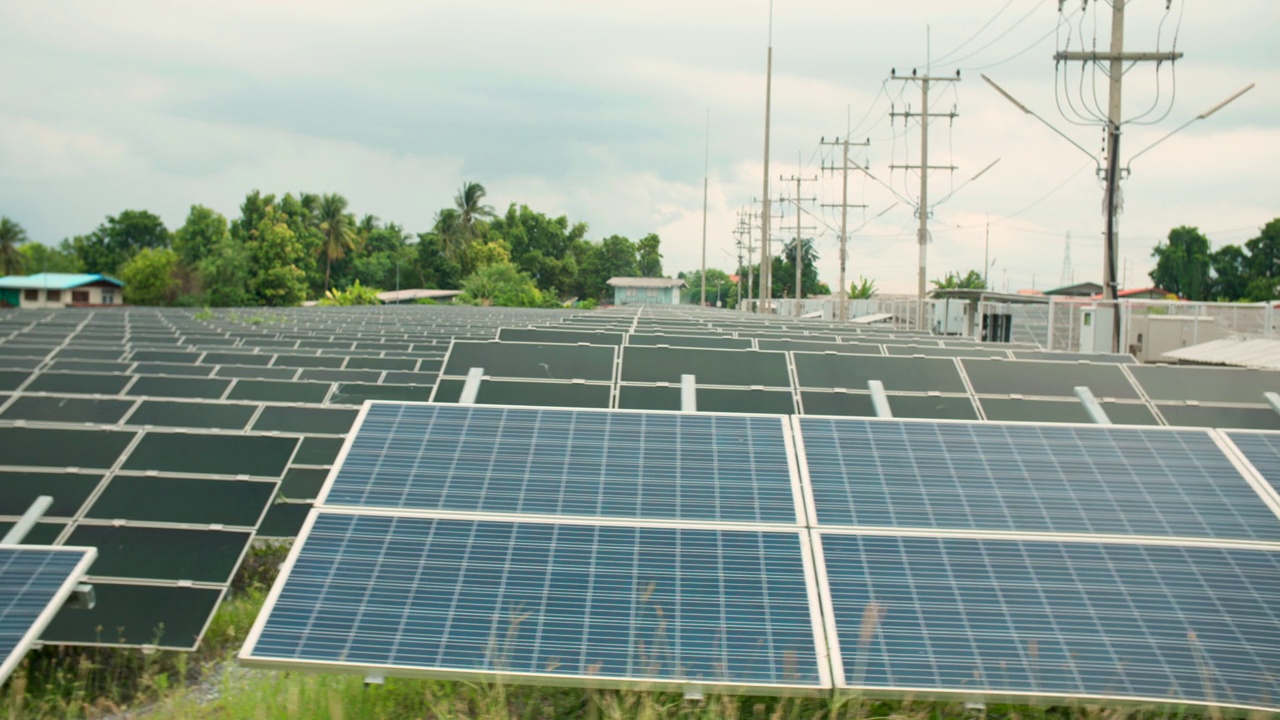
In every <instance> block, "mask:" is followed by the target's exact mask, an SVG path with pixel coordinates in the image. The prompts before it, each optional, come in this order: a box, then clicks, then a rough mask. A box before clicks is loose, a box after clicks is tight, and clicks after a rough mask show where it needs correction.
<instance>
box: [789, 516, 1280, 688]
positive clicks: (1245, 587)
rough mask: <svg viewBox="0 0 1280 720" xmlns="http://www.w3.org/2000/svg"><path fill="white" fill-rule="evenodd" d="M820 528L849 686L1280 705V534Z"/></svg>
mask: <svg viewBox="0 0 1280 720" xmlns="http://www.w3.org/2000/svg"><path fill="white" fill-rule="evenodd" d="M814 534H815V536H816V537H815V546H816V553H815V556H816V558H817V561H818V564H819V583H820V587H821V588H822V590H823V591H824V592H823V594H822V599H823V602H824V603H825V605H824V609H825V610H826V612H827V617H828V618H831V619H833V621H832V622H829V623H828V625H827V628H828V633H829V634H830V635H829V637H830V638H831V639H832V641H833V643H834V647H833V650H832V658H833V661H832V664H833V668H834V669H835V671H836V678H837V679H836V685H837V687H838V688H842V689H846V690H849V689H853V690H857V691H859V692H860V693H863V694H866V695H869V696H873V697H903V696H907V697H912V698H915V699H926V700H927V699H942V700H956V699H965V700H973V699H982V700H985V701H987V702H992V701H1005V702H1026V701H1027V700H1028V699H1030V700H1032V701H1035V700H1037V699H1042V700H1043V699H1048V700H1052V701H1063V702H1071V703H1079V702H1081V701H1088V700H1100V701H1111V702H1119V703H1124V704H1132V703H1145V704H1155V705H1159V706H1171V705H1178V706H1184V705H1186V704H1188V703H1192V704H1198V705H1208V706H1210V707H1237V708H1242V709H1264V710H1267V711H1274V707H1273V704H1274V702H1275V700H1274V699H1275V697H1276V691H1277V687H1278V686H1280V681H1277V679H1276V677H1275V675H1274V674H1273V672H1271V671H1270V670H1268V668H1272V669H1273V668H1274V667H1276V665H1277V664H1278V663H1280V651H1277V649H1276V638H1277V637H1280V622H1278V621H1277V620H1276V619H1275V615H1276V613H1275V610H1274V608H1275V606H1276V601H1277V600H1278V599H1280V581H1278V580H1277V578H1280V574H1278V573H1277V572H1276V568H1277V567H1280V553H1277V552H1276V548H1270V549H1268V550H1265V551H1259V550H1256V549H1239V548H1232V547H1218V546H1213V545H1203V544H1192V545H1179V544H1162V545H1154V546H1153V545H1144V544H1125V545H1109V544H1098V545H1093V546H1091V544H1090V543H1089V542H1087V541H1086V540H1077V541H1076V542H1075V543H1065V542H1056V541H1049V540H1025V539H1015V540H997V539H990V538H984V539H956V538H939V537H933V538H931V537H927V536H922V537H917V538H908V537H902V536H899V537H891V536H875V535H860V534H856V533H849V532H845V531H821V532H818V531H814ZM832 547H834V548H835V554H834V556H833V555H832V553H831V550H832ZM833 557H834V558H835V560H834V561H833V560H832V558H833ZM939 558H941V563H942V564H943V565H945V566H946V569H945V570H941V571H938V570H933V569H931V568H933V567H936V566H937V565H938V564H939ZM833 572H835V573H836V575H833V574H832V573H833ZM1267 618H1271V619H1270V620H1268V619H1267ZM841 629H843V630H844V632H843V633H842V632H841ZM853 647H856V648H857V649H856V650H853V649H852V648H853ZM851 658H852V659H851ZM850 665H852V667H850Z"/></svg>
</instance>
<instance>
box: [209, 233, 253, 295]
mask: <svg viewBox="0 0 1280 720" xmlns="http://www.w3.org/2000/svg"><path fill="white" fill-rule="evenodd" d="M250 262H252V260H251V257H250V253H249V246H248V245H246V244H244V243H242V242H240V241H238V240H234V239H232V238H230V237H226V238H223V239H222V240H219V241H218V242H217V244H215V245H214V246H213V248H211V249H210V250H209V254H207V255H205V257H204V259H203V260H201V261H200V265H199V266H198V268H197V270H198V274H199V277H200V284H201V286H202V287H203V289H204V304H206V305H211V306H214V307H244V306H246V305H254V304H256V302H255V299H254V297H253V295H252V294H251V293H250V292H249V280H250V277H251V275H252V274H251V273H250V267H249V265H250Z"/></svg>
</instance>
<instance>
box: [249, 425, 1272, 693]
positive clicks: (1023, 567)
mask: <svg viewBox="0 0 1280 720" xmlns="http://www.w3.org/2000/svg"><path fill="white" fill-rule="evenodd" d="M1235 435H1242V436H1243V435H1248V438H1247V439H1244V440H1242V439H1239V438H1237V437H1235ZM1255 435H1258V434H1252V435H1251V434H1242V433H1233V434H1232V437H1231V438H1230V440H1229V439H1228V438H1227V436H1225V435H1224V434H1223V433H1219V432H1217V431H1213V430H1196V429H1167V428H1140V427H1097V426H1071V425H1049V424H998V423H990V422H985V423H983V422H950V421H932V422H931V421H907V420H884V419H870V420H865V419H856V418H836V417H816V416H811V417H801V416H797V417H792V418H784V417H781V416H773V417H771V416H753V415H747V416H743V415H718V414H714V413H712V414H705V413H697V414H686V413H663V412H656V413H654V412H635V411H619V410H614V411H600V410H571V409H533V408H522V407H486V406H478V405H476V406H456V405H440V404H425V405H421V404H372V405H370V406H369V407H367V408H366V410H365V414H364V416H363V417H362V420H361V423H360V425H359V426H358V427H357V429H356V431H355V433H354V435H353V436H352V437H351V438H349V439H348V441H347V446H346V448H345V449H344V454H343V458H342V460H341V461H340V467H339V468H338V469H337V471H336V472H335V473H333V475H332V476H331V479H330V481H329V484H328V485H327V487H326V490H325V492H323V493H322V495H321V498H320V500H319V504H318V505H317V508H316V510H315V511H313V512H312V514H311V517H310V518H309V520H308V524H307V527H306V528H305V529H304V531H303V534H302V536H301V537H300V539H299V542H298V543H297V544H296V545H295V547H294V549H293V551H292V553H291V555H290V558H289V560H288V561H287V562H286V564H285V566H284V568H283V569H282V571H281V575H280V578H279V580H278V581H277V584H276V586H275V588H273V591H272V594H271V597H270V598H268V601H267V604H266V606H265V608H264V610H263V613H262V614H261V615H260V617H259V619H258V622H257V623H256V625H255V628H254V630H253V632H252V633H251V635H250V639H249V641H248V642H247V643H246V645H245V647H244V649H243V651H242V653H241V659H242V660H243V661H245V662H248V663H250V664H255V665H260V666H266V667H283V668H303V669H318V670H324V671H355V672H365V673H374V674H403V675H422V676H430V677H469V678H479V679H492V678H494V677H498V676H501V677H507V678H510V679H514V680H516V681H519V682H534V683H537V682H561V683H564V682H569V683H573V684H582V685H588V686H637V685H638V686H641V687H646V688H677V689H684V690H686V691H687V690H691V689H693V690H702V689H710V690H724V691H742V692H777V691H809V692H816V691H819V690H822V689H824V688H828V689H832V688H834V689H849V690H857V691H859V692H865V693H869V694H871V695H887V696H903V695H907V696H911V697H930V696H936V697H957V698H964V699H975V698H977V699H981V698H992V699H995V698H1009V697H1022V698H1032V697H1035V698H1059V699H1071V700H1075V701H1097V700H1123V701H1126V702H1135V701H1136V702H1149V703H1167V704H1176V705H1185V704H1197V705H1211V706H1228V707H1234V708H1241V709H1270V710H1275V709H1276V699H1277V698H1280V572H1277V570H1280V495H1277V493H1276V492H1275V490H1274V488H1273V487H1271V486H1270V485H1268V484H1267V483H1266V482H1265V481H1264V475H1265V474H1266V472H1270V471H1272V470H1274V467H1280V454H1277V449H1276V448H1280V443H1277V444H1276V445H1274V446H1273V445H1270V444H1268V445H1267V446H1266V447H1267V452H1268V453H1269V455H1268V456H1267V457H1269V459H1270V461H1271V462H1272V463H1273V464H1272V465H1271V466H1267V465H1266V464H1265V463H1264V461H1263V460H1262V459H1261V458H1262V456H1261V455H1258V454H1257V453H1254V452H1251V451H1252V450H1254V449H1255V448H1253V447H1252V446H1250V445H1249V442H1248V439H1255V438H1254V436H1255ZM1264 439H1265V440H1268V441H1270V440H1273V438H1271V437H1270V436H1265V438H1264ZM1232 440H1234V441H1235V444H1234V445H1233V444H1232V442H1231V441H1232ZM742 446H746V447H742ZM1237 447H1239V448H1249V449H1250V450H1247V451H1245V452H1243V453H1241V452H1238V451H1237ZM747 448H751V449H752V452H751V453H745V452H744V450H745V449H747ZM726 451H727V452H726ZM722 453H723V454H722ZM1249 456H1253V457H1257V458H1258V459H1257V461H1256V462H1255V463H1254V464H1250V463H1249V462H1246V460H1245V457H1249ZM788 458H793V459H788ZM1255 465H1257V466H1258V467H1255ZM1262 467H1266V468H1267V470H1266V471H1262V472H1260V471H1259V468H1262ZM673 480H674V481H675V485H672V481H673ZM650 500H652V502H650Z"/></svg>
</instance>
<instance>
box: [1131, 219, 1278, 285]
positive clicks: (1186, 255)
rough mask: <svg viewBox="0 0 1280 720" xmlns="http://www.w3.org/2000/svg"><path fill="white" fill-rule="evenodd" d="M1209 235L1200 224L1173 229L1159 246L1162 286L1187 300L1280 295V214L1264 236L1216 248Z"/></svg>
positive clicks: (1156, 274)
mask: <svg viewBox="0 0 1280 720" xmlns="http://www.w3.org/2000/svg"><path fill="white" fill-rule="evenodd" d="M1209 248H1210V243H1209V238H1208V237H1206V236H1205V235H1204V233H1202V232H1200V230H1199V229H1197V228H1194V227H1187V226H1185V225H1184V226H1182V227H1177V228H1174V229H1173V230H1171V231H1169V237H1168V240H1167V241H1162V242H1160V243H1159V244H1157V245H1156V246H1155V249H1154V250H1153V251H1152V254H1153V255H1154V256H1155V258H1156V268H1155V270H1152V271H1151V280H1152V282H1154V283H1155V284H1156V286H1157V287H1159V288H1161V289H1162V290H1167V291H1169V292H1171V293H1176V294H1177V295H1178V296H1180V297H1183V298H1186V299H1187V300H1207V301H1219V302H1241V301H1243V302H1264V301H1267V300H1275V299H1277V298H1280V218H1277V219H1275V220H1272V221H1271V222H1269V223H1267V224H1266V226H1264V227H1263V228H1262V230H1261V232H1259V233H1258V236H1257V237H1255V238H1253V239H1251V240H1248V241H1247V242H1245V243H1244V247H1241V246H1239V245H1223V246H1222V247H1220V248H1218V249H1217V250H1216V251H1211V250H1210V249H1209Z"/></svg>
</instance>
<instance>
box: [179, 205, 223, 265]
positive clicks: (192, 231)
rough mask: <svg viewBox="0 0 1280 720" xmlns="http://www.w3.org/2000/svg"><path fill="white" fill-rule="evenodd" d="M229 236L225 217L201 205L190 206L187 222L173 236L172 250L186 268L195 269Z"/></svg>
mask: <svg viewBox="0 0 1280 720" xmlns="http://www.w3.org/2000/svg"><path fill="white" fill-rule="evenodd" d="M230 236H231V231H230V228H229V227H228V225H227V219H226V218H225V217H223V216H222V215H221V214H219V213H217V212H214V211H213V210H210V209H209V208H207V207H205V206H203V205H192V206H191V211H190V212H189V213H187V221H186V222H185V223H183V225H182V227H180V228H178V229H177V230H176V231H175V232H174V234H173V249H174V250H176V251H177V253H178V257H179V258H181V259H182V262H183V263H185V264H186V265H187V266H188V267H196V266H197V265H199V264H200V261H202V260H204V259H205V257H207V256H208V255H209V253H210V252H212V251H213V248H214V246H216V245H217V244H218V243H220V242H222V241H223V240H224V239H226V238H229V237H230Z"/></svg>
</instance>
